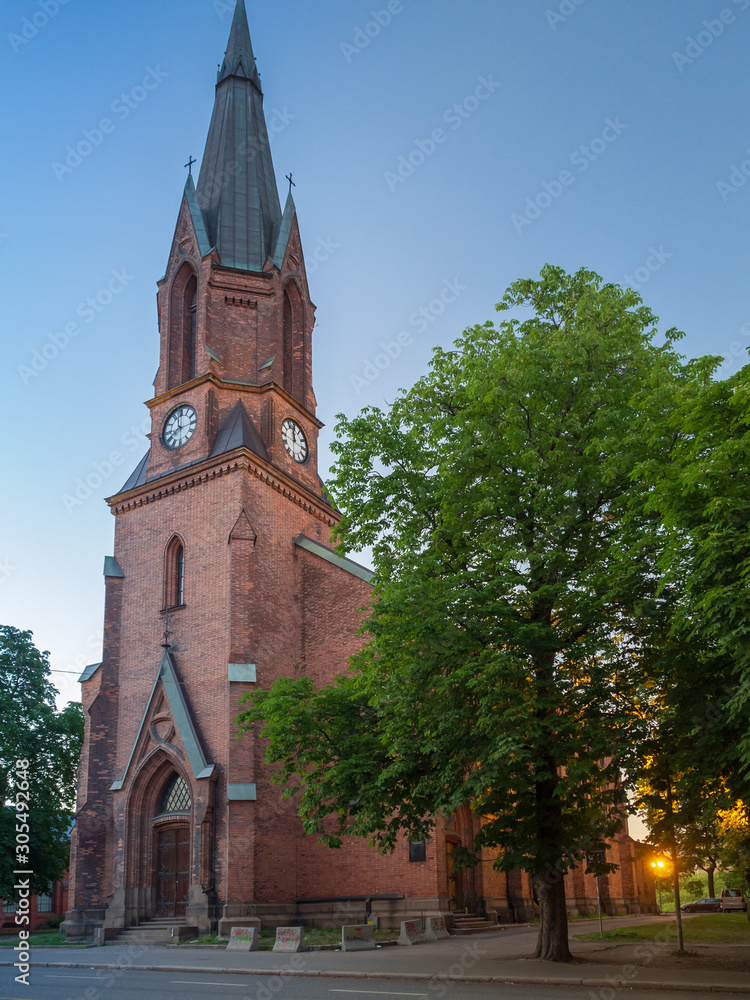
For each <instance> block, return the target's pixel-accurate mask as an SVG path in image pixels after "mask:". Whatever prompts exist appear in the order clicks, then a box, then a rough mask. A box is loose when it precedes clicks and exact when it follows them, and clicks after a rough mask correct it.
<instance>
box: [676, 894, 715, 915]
mask: <svg viewBox="0 0 750 1000" xmlns="http://www.w3.org/2000/svg"><path fill="white" fill-rule="evenodd" d="M680 909H681V910H683V911H684V912H685V913H718V912H719V910H720V909H721V900H720V899H719V897H718V896H705V897H704V898H703V899H696V900H694V901H693V902H692V903H683V904H682V906H681V907H680Z"/></svg>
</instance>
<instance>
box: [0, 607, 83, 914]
mask: <svg viewBox="0 0 750 1000" xmlns="http://www.w3.org/2000/svg"><path fill="white" fill-rule="evenodd" d="M32 639H33V637H32V634H31V633H30V632H21V631H19V630H18V629H16V628H13V627H11V626H6V625H4V626H0V732H2V734H3V738H2V742H1V743H0V800H1V801H2V802H3V803H8V802H10V801H15V799H16V795H17V793H18V792H19V791H20V792H23V791H24V788H23V785H22V784H21V782H20V781H19V777H18V775H17V772H16V761H19V760H25V761H28V782H29V789H28V794H29V799H30V802H29V810H28V817H27V819H26V820H25V822H26V823H28V827H29V833H30V844H29V846H30V854H29V866H30V867H31V869H32V870H33V871H34V883H33V885H34V888H35V890H36V891H38V892H45V891H46V890H47V887H48V885H49V884H50V883H51V882H55V881H57V880H58V879H59V878H60V877H61V876H62V873H63V871H64V869H65V867H66V866H67V863H68V853H69V841H68V836H67V834H68V830H69V828H70V824H71V821H72V816H73V810H74V808H75V790H76V768H77V765H78V757H79V755H80V751H81V745H82V742H83V710H82V708H81V706H80V705H79V704H76V703H70V704H69V705H67V706H66V707H65V708H64V709H63V710H62V711H59V712H58V711H57V709H56V707H55V695H56V690H55V688H54V686H53V685H52V683H51V681H50V679H49V661H48V654H47V653H46V652H45V653H42V652H40V651H39V650H38V649H37V648H36V647H35V646H34V643H33V641H32ZM19 820H20V817H19ZM16 821H17V816H16V814H15V812H14V811H13V810H12V809H10V808H0V896H2V897H3V898H5V899H13V898H15V897H14V893H13V888H12V887H13V884H14V882H15V878H14V875H13V869H14V868H17V867H25V864H24V865H17V864H16V849H17V845H16ZM24 861H25V858H24Z"/></svg>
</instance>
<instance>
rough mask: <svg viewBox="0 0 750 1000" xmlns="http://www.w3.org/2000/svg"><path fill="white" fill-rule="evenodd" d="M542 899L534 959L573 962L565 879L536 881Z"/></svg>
mask: <svg viewBox="0 0 750 1000" xmlns="http://www.w3.org/2000/svg"><path fill="white" fill-rule="evenodd" d="M534 885H535V886H536V891H537V895H538V896H539V922H540V926H539V940H538V941H537V946H536V952H535V953H534V958H540V959H541V960H542V961H543V962H572V961H573V956H572V955H571V954H570V947H569V946H568V910H567V907H566V905H565V880H564V879H563V877H562V876H561V875H553V876H550V877H545V876H544V875H539V876H537V877H536V878H535V879H534Z"/></svg>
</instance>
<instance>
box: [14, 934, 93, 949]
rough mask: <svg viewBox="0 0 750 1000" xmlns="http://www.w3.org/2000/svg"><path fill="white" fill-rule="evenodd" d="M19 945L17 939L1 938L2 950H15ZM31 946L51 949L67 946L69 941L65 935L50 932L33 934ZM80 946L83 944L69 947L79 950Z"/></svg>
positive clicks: (30, 940)
mask: <svg viewBox="0 0 750 1000" xmlns="http://www.w3.org/2000/svg"><path fill="white" fill-rule="evenodd" d="M17 944H18V938H17V937H12V936H11V937H8V938H5V937H3V938H0V948H13V947H14V946H15V945H17ZM29 944H30V945H31V946H32V947H33V946H34V945H36V946H37V947H38V948H44V947H50V945H61V944H67V941H66V940H65V935H64V934H60V933H54V932H50V933H49V934H32V935H31V937H30V938H29ZM80 944H81V942H77V943H76V944H71V945H69V947H71V948H77V947H80Z"/></svg>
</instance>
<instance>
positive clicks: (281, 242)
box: [271, 191, 297, 270]
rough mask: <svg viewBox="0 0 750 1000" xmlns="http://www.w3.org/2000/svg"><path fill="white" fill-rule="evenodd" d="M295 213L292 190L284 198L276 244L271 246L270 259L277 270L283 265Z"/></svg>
mask: <svg viewBox="0 0 750 1000" xmlns="http://www.w3.org/2000/svg"><path fill="white" fill-rule="evenodd" d="M296 214H297V207H296V205H295V204H294V198H293V197H292V192H291V191H290V192H289V197H288V198H287V200H286V208H285V209H284V215H283V217H282V219H281V225H280V226H279V233H278V236H277V238H276V245H275V247H274V248H273V253H272V254H271V260H272V261H273V262H274V264H275V265H276V267H278V269H279V270H281V268H282V267H283V266H284V258H285V257H286V248H287V247H288V246H289V237H290V236H291V234H292V224H293V222H294V217H295V215H296Z"/></svg>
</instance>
